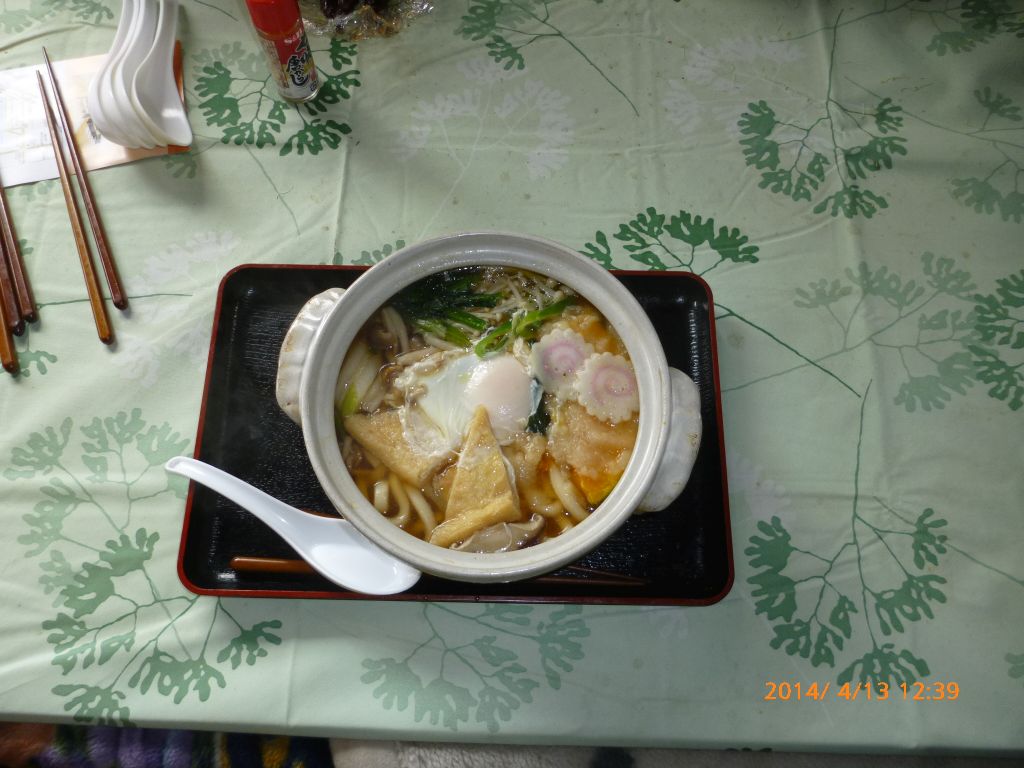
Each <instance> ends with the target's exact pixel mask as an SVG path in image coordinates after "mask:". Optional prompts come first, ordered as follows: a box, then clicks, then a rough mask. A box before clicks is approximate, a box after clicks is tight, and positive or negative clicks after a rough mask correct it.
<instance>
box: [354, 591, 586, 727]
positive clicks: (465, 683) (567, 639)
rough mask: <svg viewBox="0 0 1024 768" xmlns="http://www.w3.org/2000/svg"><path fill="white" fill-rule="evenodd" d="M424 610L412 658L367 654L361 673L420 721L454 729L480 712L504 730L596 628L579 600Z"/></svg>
mask: <svg viewBox="0 0 1024 768" xmlns="http://www.w3.org/2000/svg"><path fill="white" fill-rule="evenodd" d="M421 610H422V612H423V619H424V622H425V627H424V634H425V635H426V636H425V637H423V638H422V640H421V641H419V642H418V643H417V645H416V646H415V647H414V648H413V649H412V650H411V651H410V653H409V654H408V655H407V656H405V657H404V658H401V659H398V658H394V657H387V658H367V659H364V660H363V668H364V669H365V670H366V671H365V672H364V673H363V675H362V677H361V678H360V679H361V680H362V682H364V683H366V684H367V685H372V686H374V689H373V696H374V698H376V699H379V700H380V702H381V704H382V706H383V707H384V709H389V710H390V709H394V710H396V711H399V712H403V711H405V710H406V709H408V708H409V705H410V704H411V705H412V709H413V717H414V719H415V720H416V722H418V723H419V722H426V723H429V724H430V725H434V726H440V727H443V728H447V729H448V730H450V731H457V730H458V729H459V725H460V724H462V723H470V722H471V719H472V722H475V723H481V724H483V725H484V726H486V728H487V730H488V731H489V732H490V733H497V732H498V731H499V730H500V729H501V725H502V723H505V722H508V721H510V720H511V719H512V717H513V716H514V713H515V712H516V711H517V710H519V709H520V708H521V707H522V706H523V705H524V704H531V703H533V700H534V699H533V696H534V692H535V691H537V690H538V689H539V688H540V687H541V682H540V681H542V680H543V681H544V682H545V683H546V684H547V686H548V687H549V688H551V689H553V690H558V689H559V688H561V686H562V679H563V677H564V676H565V675H567V674H569V673H570V672H572V671H573V669H574V664H576V663H577V662H579V661H580V660H581V659H582V658H583V657H584V654H585V650H584V646H583V641H584V640H585V639H586V638H587V637H589V636H590V629H589V627H587V624H586V621H585V620H584V617H583V610H582V608H580V607H579V606H574V605H567V606H560V607H557V608H545V607H541V606H532V605H503V604H490V605H480V606H470V605H455V604H446V603H437V604H424V605H423V606H422V608H421ZM480 633H483V634H480ZM473 635H477V636H476V637H474V638H473V639H472V640H469V639H468V638H470V637H473ZM417 640H418V638H413V642H417Z"/></svg>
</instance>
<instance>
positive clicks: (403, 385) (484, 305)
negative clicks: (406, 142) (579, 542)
mask: <svg viewBox="0 0 1024 768" xmlns="http://www.w3.org/2000/svg"><path fill="white" fill-rule="evenodd" d="M638 411H639V402H638V395H637V387H636V378H635V374H634V372H633V366H632V364H631V362H630V360H629V356H628V354H627V352H626V348H625V346H624V345H623V343H622V340H621V339H620V338H619V336H618V334H617V333H616V332H615V330H614V329H613V328H612V327H611V325H610V324H609V323H608V322H607V320H606V319H605V318H604V317H603V316H602V315H601V314H600V313H599V312H598V311H597V310H596V309H595V308H594V306H593V305H591V304H590V303H589V302H587V301H586V300H585V299H583V298H582V297H581V296H579V295H577V294H576V293H574V292H573V291H572V290H570V289H569V288H567V287H566V286H565V285H563V284H561V283H559V282H558V281H556V280H554V279H552V278H548V277H544V276H541V275H537V274H534V273H531V272H526V271H523V270H517V269H508V268H499V267H488V268H472V269H458V270H449V271H446V272H440V273H437V274H434V275H431V276H429V277H427V278H425V279H423V280H420V281H418V282H416V283H414V284H413V285H411V286H409V287H408V288H406V289H404V290H403V291H401V292H400V293H398V294H397V295H396V296H394V297H393V298H392V299H391V300H390V301H389V302H388V304H387V305H386V306H384V307H383V308H382V309H380V310H379V311H378V312H376V313H375V314H374V315H373V316H372V317H371V318H370V319H369V320H368V321H367V322H366V324H365V325H364V326H363V327H362V328H361V329H360V331H359V333H358V334H357V336H356V338H355V340H354V341H353V343H352V345H351V347H350V348H349V351H348V354H347V355H346V356H345V360H344V361H343V363H342V366H341V370H340V373H339V376H338V388H337V396H336V414H337V421H338V434H339V436H341V449H342V456H343V458H344V460H345V465H346V466H347V468H348V470H349V472H350V473H351V475H352V478H353V480H354V481H355V483H356V485H357V486H358V488H359V490H360V491H361V492H362V494H363V495H364V496H365V497H366V498H367V500H368V501H369V502H370V503H371V504H373V506H374V507H376V508H377V510H379V511H380V513H381V514H382V515H384V516H385V517H386V518H387V519H388V520H389V521H390V522H392V523H393V524H394V525H396V526H398V527H400V528H402V529H403V530H405V531H407V532H409V533H410V534H412V535H414V536H418V537H420V538H422V539H424V540H426V541H429V542H431V543H434V544H437V545H438V546H443V547H452V548H455V549H461V550H468V551H473V552H499V551H510V550H515V549H520V548H522V547H525V546H529V545H532V544H536V543H538V542H541V541H544V540H545V539H547V538H550V537H552V536H557V535H558V534H560V533H562V532H563V531H566V530H568V529H570V528H572V527H573V526H575V525H578V524H580V523H583V522H584V521H585V520H586V519H587V517H588V516H589V515H590V513H591V512H593V511H594V509H596V508H597V506H599V505H600V503H601V502H602V501H603V500H604V499H605V498H606V497H607V496H608V494H609V493H611V491H612V489H613V488H614V487H615V484H616V483H617V482H618V480H619V478H620V476H621V475H622V472H623V470H624V469H625V467H626V463H627V462H628V460H629V457H630V454H631V453H632V451H633V444H634V442H635V440H636V432H637V415H638Z"/></svg>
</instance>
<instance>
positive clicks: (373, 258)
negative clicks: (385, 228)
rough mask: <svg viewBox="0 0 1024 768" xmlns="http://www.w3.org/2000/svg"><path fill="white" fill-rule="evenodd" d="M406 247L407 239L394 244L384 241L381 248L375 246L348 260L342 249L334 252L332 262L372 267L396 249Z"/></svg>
mask: <svg viewBox="0 0 1024 768" xmlns="http://www.w3.org/2000/svg"><path fill="white" fill-rule="evenodd" d="M403 248H405V240H396V241H395V243H394V245H392V244H391V243H384V245H382V246H381V247H380V248H374V249H373V250H370V251H361V252H360V253H359V258H357V259H351V260H346V259H345V257H344V256H342V254H341V251H335V252H334V258H333V259H332V260H331V263H332V264H346V263H347V264H353V265H356V266H361V267H372V266H373V265H374V264H376V263H378V262H380V261H383V260H384V259H386V258H387V257H388V256H390V255H391V254H392V253H394V252H395V251H400V250H402V249H403Z"/></svg>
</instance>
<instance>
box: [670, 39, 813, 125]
mask: <svg viewBox="0 0 1024 768" xmlns="http://www.w3.org/2000/svg"><path fill="white" fill-rule="evenodd" d="M804 55H805V53H804V51H803V49H802V48H800V47H799V46H797V45H795V44H792V43H788V42H785V41H769V40H763V39H759V38H753V37H738V38H726V39H725V40H720V41H719V42H717V43H715V44H713V45H712V44H709V43H706V42H704V41H700V42H695V43H694V44H693V45H691V46H688V47H687V50H686V60H685V62H684V63H683V65H682V66H681V67H680V69H679V74H678V77H673V78H672V79H671V80H669V81H668V83H667V89H666V93H665V95H664V96H663V97H662V100H661V106H662V107H663V108H664V109H665V114H666V116H667V117H668V119H669V121H670V122H671V123H672V124H674V125H675V126H676V128H677V129H678V130H679V132H680V134H682V135H683V136H685V137H687V138H698V137H701V136H706V135H708V134H713V133H715V132H718V131H725V132H726V133H728V134H729V135H730V136H732V137H733V138H734V139H739V138H740V135H739V130H738V128H737V125H736V121H737V120H738V118H739V116H740V115H741V114H742V113H743V112H744V111H746V109H747V105H748V103H749V102H750V97H749V94H750V92H751V91H752V90H753V89H755V88H757V87H759V86H760V85H761V84H762V83H763V79H764V78H765V76H766V72H767V73H770V74H771V75H774V76H778V70H779V69H780V68H781V67H783V66H785V65H786V64H791V63H793V62H796V61H800V60H801V59H803V58H804ZM738 63H739V64H741V66H737V64H738ZM779 98H782V99H785V101H786V103H787V104H788V103H790V102H793V101H795V99H794V97H793V96H791V95H781V94H780V96H779ZM710 121H713V122H710ZM709 122H710V124H709Z"/></svg>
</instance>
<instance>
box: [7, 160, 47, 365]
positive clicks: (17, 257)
mask: <svg viewBox="0 0 1024 768" xmlns="http://www.w3.org/2000/svg"><path fill="white" fill-rule="evenodd" d="M37 318H38V316H37V314H36V304H35V300H34V299H33V298H32V289H31V288H30V287H29V284H28V276H27V273H26V272H25V263H24V261H23V260H22V258H21V248H19V247H18V238H17V235H16V233H15V231H14V218H13V217H12V216H11V208H10V206H9V205H8V203H7V195H6V194H5V193H4V184H3V180H0V325H2V326H3V328H2V329H0V365H3V368H4V370H5V371H7V372H8V373H11V374H15V373H17V372H18V370H19V366H18V355H17V352H16V351H15V349H14V338H13V337H14V336H20V335H21V334H22V333H24V332H25V323H26V322H28V323H34V322H35V321H36V319H37Z"/></svg>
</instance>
